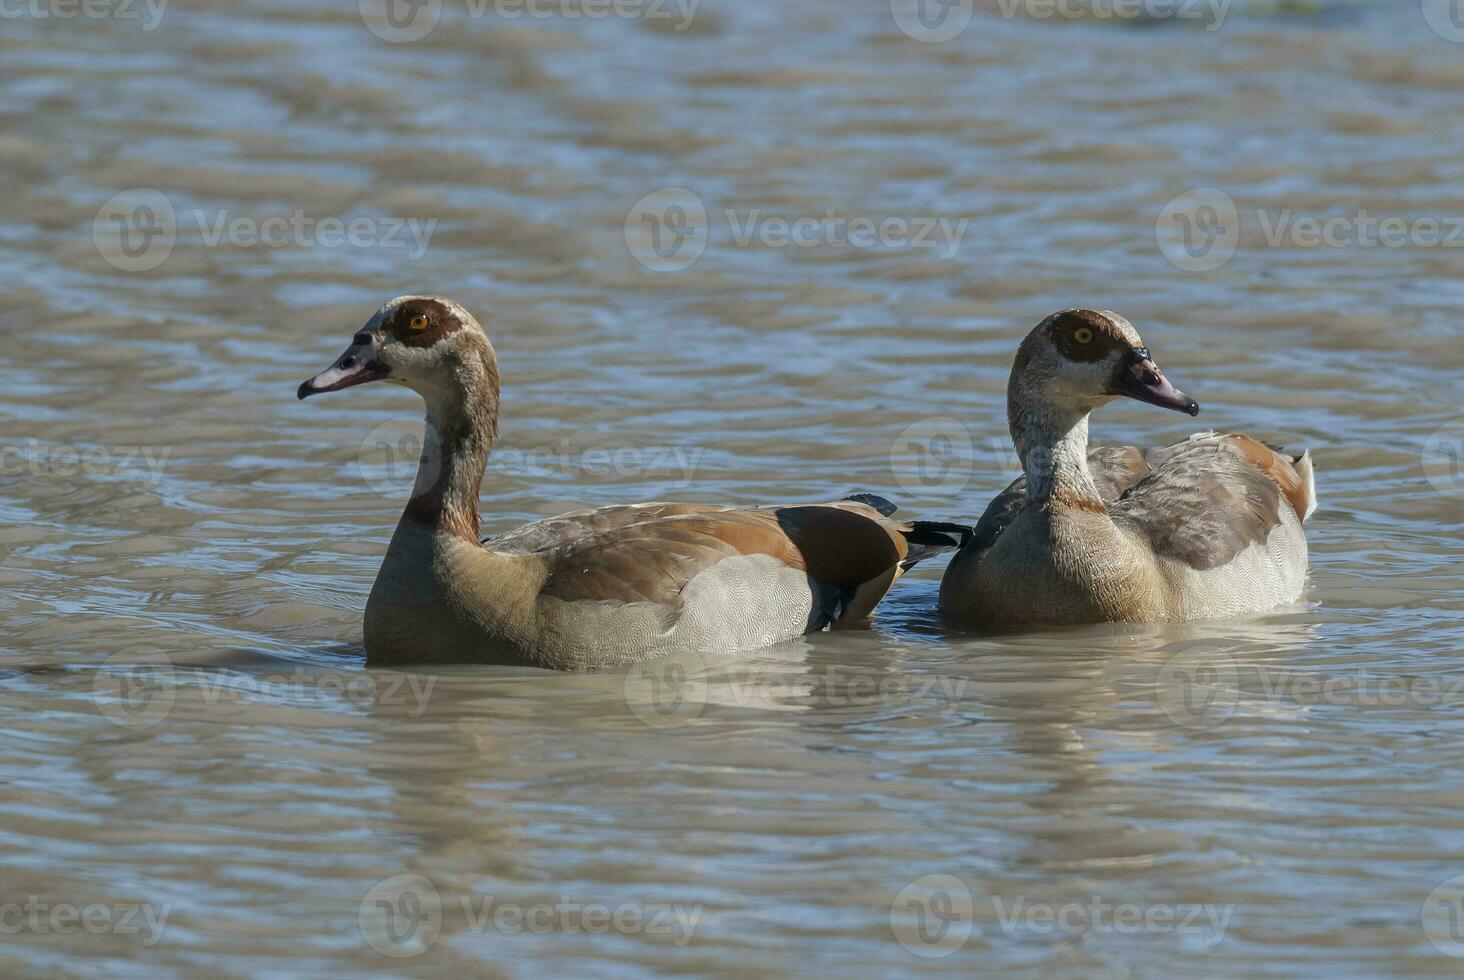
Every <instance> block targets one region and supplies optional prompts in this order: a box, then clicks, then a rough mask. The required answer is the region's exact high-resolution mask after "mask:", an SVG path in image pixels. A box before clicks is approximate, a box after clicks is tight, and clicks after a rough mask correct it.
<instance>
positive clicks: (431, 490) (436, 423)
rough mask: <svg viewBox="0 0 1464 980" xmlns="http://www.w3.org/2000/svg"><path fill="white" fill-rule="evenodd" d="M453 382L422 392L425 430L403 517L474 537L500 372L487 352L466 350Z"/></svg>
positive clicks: (494, 430) (493, 429)
mask: <svg viewBox="0 0 1464 980" xmlns="http://www.w3.org/2000/svg"><path fill="white" fill-rule="evenodd" d="M456 374H457V375H458V376H457V378H456V379H455V383H454V384H452V385H447V386H443V387H442V388H440V389H434V390H430V391H426V392H424V393H423V397H424V398H425V399H426V401H427V430H426V432H425V434H424V435H423V438H422V459H421V461H420V462H419V463H418V466H417V482H416V484H415V485H414V486H413V487H412V499H411V500H409V501H408V502H407V508H406V511H405V512H404V513H403V514H402V520H404V521H414V522H416V523H418V524H425V525H428V526H429V527H432V528H433V529H435V530H437V531H440V532H443V533H445V534H450V535H453V536H455V537H459V538H463V539H465V540H467V541H471V542H473V543H474V544H476V543H477V541H478V491H479V489H480V487H481V486H482V483H483V469H484V467H486V466H487V465H488V453H489V450H491V449H492V448H493V439H494V437H495V436H496V435H497V434H498V371H497V366H496V365H495V364H494V363H493V360H492V354H491V352H490V353H488V354H486V355H483V356H481V357H480V355H479V354H478V353H477V352H473V353H472V354H469V356H468V360H467V362H466V363H464V364H461V365H458V366H457V367H456Z"/></svg>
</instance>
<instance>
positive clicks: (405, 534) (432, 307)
mask: <svg viewBox="0 0 1464 980" xmlns="http://www.w3.org/2000/svg"><path fill="white" fill-rule="evenodd" d="M379 380H385V381H391V382H394V383H396V384H401V385H405V386H407V387H409V388H411V389H413V390H414V391H416V392H418V393H419V394H420V395H421V396H422V398H423V401H424V402H426V409H427V424H426V430H425V436H424V439H423V444H424V445H423V452H422V459H421V463H420V464H419V468H418V472H417V480H416V484H415V485H414V487H413V489H412V496H411V499H410V500H408V502H407V506H406V510H405V511H404V513H403V514H402V518H401V520H400V521H399V522H398V524H397V528H396V532H395V533H394V534H393V535H392V539H391V545H390V546H389V547H388V548H387V551H386V557H385V559H384V560H383V561H382V565H381V571H380V572H379V573H378V575H377V577H376V584H375V585H374V586H373V587H372V589H371V596H370V598H369V599H368V600H367V603H366V617H365V619H366V622H365V638H366V654H367V660H368V662H369V663H371V664H373V665H377V664H418V663H446V662H477V663H512V664H527V665H532V666H538V667H551V668H559V669H582V668H593V667H603V666H608V665H612V664H620V663H630V662H633V661H636V660H642V659H645V658H646V657H650V656H655V655H658V654H662V653H672V652H676V651H680V650H704V651H733V650H742V649H749V648H753V647H760V646H767V645H770V644H773V643H778V642H781V641H783V640H788V639H791V638H793V637H796V636H800V635H802V634H803V633H806V632H809V631H811V630H819V629H827V628H844V627H850V626H858V625H861V624H863V623H864V622H865V621H866V620H867V618H868V617H869V615H870V613H871V612H872V611H873V609H874V607H875V605H876V603H878V602H879V601H880V599H882V598H883V597H884V595H885V593H886V592H887V591H888V590H889V588H890V586H891V585H892V584H893V583H894V581H895V579H897V578H898V577H899V576H900V575H901V574H902V573H903V572H904V571H905V569H907V568H909V567H910V566H912V565H914V564H915V563H916V562H917V561H920V560H921V559H922V558H925V557H927V556H929V555H932V554H936V553H938V552H940V551H945V550H951V549H954V548H956V547H958V546H959V545H960V544H961V542H962V541H964V540H965V538H966V536H967V535H968V534H969V533H970V528H967V527H961V526H958V525H954V524H939V523H932V522H921V521H915V522H907V521H898V520H895V519H893V518H892V516H891V515H892V514H893V513H894V510H895V507H894V505H893V504H890V503H889V502H888V501H886V500H884V499H882V498H880V497H875V496H872V495H868V494H860V495H856V496H854V497H850V498H845V499H843V500H836V501H832V502H830V503H827V504H818V505H803V506H788V507H776V506H774V507H753V508H737V507H728V506H718V505H716V504H702V503H666V502H654V503H644V504H630V505H620V506H613V507H602V508H599V509H597V510H590V511H580V512H576V513H571V514H564V515H562V516H560V517H552V518H549V519H547V520H543V521H538V522H536V523H533V524H529V525H526V526H523V527H519V528H516V529H513V530H509V531H505V532H503V533H500V534H498V535H497V536H496V537H492V538H489V539H487V540H486V541H482V542H480V540H479V529H478V525H479V519H478V491H479V485H480V483H481V481H482V478H483V469H484V466H485V465H486V463H487V460H488V455H489V450H490V448H491V446H492V444H493V440H494V437H495V436H496V435H497V431H498V359H497V356H496V355H495V354H494V351H493V346H492V344H490V343H489V341H488V338H487V336H486V335H485V334H484V332H483V328H482V327H481V326H479V324H478V321H477V320H475V319H474V318H473V317H472V315H471V314H470V313H468V311H467V310H465V309H464V308H463V307H462V306H460V305H458V304H457V303H454V302H453V301H451V300H448V299H444V298H442V297H439V296H403V297H399V298H398V299H394V300H392V301H391V302H390V303H387V304H386V305H385V306H383V307H382V308H381V309H380V310H378V311H377V312H376V314H375V315H374V316H372V317H371V319H370V320H369V321H368V322H367V323H366V325H365V326H364V327H362V328H361V330H360V332H358V333H357V334H356V336H355V337H354V338H353V340H352V343H351V346H350V347H349V348H347V350H346V352H345V353H344V354H342V355H341V356H340V357H339V358H337V359H336V362H335V363H334V364H333V365H332V366H331V367H330V368H328V369H327V370H325V371H323V372H321V373H320V374H318V375H316V376H315V377H314V378H312V379H311V380H309V381H307V382H305V383H304V384H303V385H301V386H300V390H299V395H300V397H301V398H305V397H308V396H310V395H314V394H318V393H320V392H325V391H337V390H339V389H342V388H349V387H352V386H355V385H359V384H365V383H367V382H370V381H379Z"/></svg>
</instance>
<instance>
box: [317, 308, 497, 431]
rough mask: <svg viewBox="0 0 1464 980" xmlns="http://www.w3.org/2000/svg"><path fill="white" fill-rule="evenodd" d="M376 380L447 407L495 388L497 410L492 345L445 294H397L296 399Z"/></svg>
mask: <svg viewBox="0 0 1464 980" xmlns="http://www.w3.org/2000/svg"><path fill="white" fill-rule="evenodd" d="M372 381H387V382H390V383H392V384H399V385H403V386H405V387H407V388H411V389H412V390H413V391H415V392H417V393H418V394H420V395H421V396H422V397H423V398H424V399H426V401H427V403H428V405H429V406H438V407H442V408H449V407H453V406H454V405H461V404H462V403H463V402H464V401H466V400H469V399H470V396H471V395H472V394H473V393H474V391H475V389H491V392H492V396H493V401H494V402H495V405H494V408H495V409H496V407H497V406H496V400H497V397H496V396H497V388H498V384H497V381H498V378H497V367H496V359H495V357H494V354H493V346H492V344H490V343H489V341H488V337H487V335H486V334H485V333H484V332H483V328H482V327H481V326H480V325H479V324H478V321H477V320H475V319H473V315H472V314H471V313H469V312H468V311H467V310H465V309H463V308H462V307H461V306H459V305H458V304H457V303H454V302H453V301H452V300H450V299H444V298H443V297H441V296H398V297H397V298H396V299H394V300H392V301H390V302H389V303H387V304H386V305H384V306H382V307H381V309H379V310H377V311H376V313H375V314H374V315H373V316H372V317H371V319H370V320H368V321H366V323H365V325H364V326H362V327H361V328H360V330H358V331H357V332H356V335H355V336H354V337H353V338H352V340H351V345H350V346H349V347H347V348H346V350H345V353H343V354H341V356H340V357H338V358H336V360H335V363H333V364H332V365H331V366H330V367H328V368H326V369H325V370H324V371H322V372H320V373H319V374H317V375H316V376H315V377H313V378H311V379H310V380H309V381H306V382H305V383H304V384H302V385H300V388H299V390H298V391H297V392H296V395H297V396H298V397H300V398H309V397H310V396H311V395H319V394H323V393H325V392H327V391H340V390H341V389H343V388H354V387H355V386H356V385H363V384H367V383H369V382H372ZM482 393H485V394H486V393H487V392H486V390H485V391H483V392H482Z"/></svg>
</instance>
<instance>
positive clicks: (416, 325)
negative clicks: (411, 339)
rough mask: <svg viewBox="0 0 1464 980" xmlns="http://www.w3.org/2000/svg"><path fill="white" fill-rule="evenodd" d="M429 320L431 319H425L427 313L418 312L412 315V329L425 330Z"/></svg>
mask: <svg viewBox="0 0 1464 980" xmlns="http://www.w3.org/2000/svg"><path fill="white" fill-rule="evenodd" d="M430 322H431V321H429V320H428V319H427V314H425V313H418V314H417V315H416V316H414V317H412V323H411V327H412V329H413V330H426V329H427V325H428V323H430Z"/></svg>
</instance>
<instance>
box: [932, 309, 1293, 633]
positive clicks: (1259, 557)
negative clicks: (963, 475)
mask: <svg viewBox="0 0 1464 980" xmlns="http://www.w3.org/2000/svg"><path fill="white" fill-rule="evenodd" d="M1118 397H1125V398H1131V399H1134V400H1137V401H1141V402H1145V403H1147V404H1150V405H1156V406H1159V407H1161V408H1167V409H1171V410H1173V411H1178V412H1184V413H1186V414H1188V415H1194V414H1196V413H1197V412H1198V411H1199V405H1198V404H1197V403H1196V402H1195V401H1194V399H1192V398H1190V397H1189V396H1188V395H1186V394H1184V392H1182V391H1180V390H1179V389H1178V388H1176V387H1174V385H1172V384H1171V383H1170V382H1169V380H1168V379H1167V378H1166V377H1165V376H1164V372H1163V371H1161V370H1160V368H1159V365H1158V364H1157V363H1155V360H1154V357H1153V356H1152V354H1151V353H1150V351H1149V348H1148V347H1146V346H1145V345H1144V342H1143V341H1142V340H1141V339H1140V338H1139V334H1138V332H1137V331H1136V330H1135V329H1134V327H1133V324H1131V323H1129V321H1128V320H1126V319H1124V318H1123V317H1121V316H1119V315H1118V314H1117V313H1114V312H1112V311H1111V310H1090V309H1072V310H1062V311H1060V312H1058V313H1054V314H1053V315H1052V316H1050V317H1048V318H1047V319H1045V320H1043V321H1042V322H1041V323H1040V324H1038V325H1037V326H1036V327H1035V328H1033V330H1032V331H1031V332H1030V333H1029V334H1028V335H1027V337H1026V339H1025V340H1023V341H1022V345H1021V347H1020V348H1019V349H1018V351H1017V356H1016V359H1015V361H1014V363H1013V366H1012V373H1011V379H1010V381H1009V383H1008V385H1007V422H1008V426H1009V428H1010V430H1011V434H1012V441H1013V442H1014V443H1015V445H1016V449H1017V454H1018V455H1019V456H1020V458H1021V460H1022V469H1023V475H1022V476H1021V477H1020V478H1019V479H1017V480H1016V481H1015V482H1013V483H1012V484H1011V485H1010V486H1009V487H1007V489H1006V490H1005V491H1004V492H1003V493H1001V494H1000V495H998V496H997V497H996V499H995V500H993V501H992V502H991V503H990V504H989V505H988V506H987V508H986V512H985V514H984V515H983V516H982V518H981V521H980V523H978V524H977V526H976V531H975V533H974V534H973V535H972V537H971V540H970V541H969V542H967V544H966V545H965V546H964V547H963V548H962V549H961V550H960V552H959V553H957V555H956V557H955V558H954V559H952V561H951V564H950V567H949V568H948V569H947V571H946V574H945V578H944V580H943V581H942V583H941V594H940V606H941V609H942V611H943V612H944V613H945V615H946V616H947V617H948V618H949V619H951V620H953V621H955V622H957V623H958V624H962V625H967V626H985V627H1010V626H1021V625H1049V624H1051V625H1062V624H1078V623H1092V622H1105V621H1108V622H1111V621H1130V622H1136V621H1180V620H1191V619H1209V618H1216V617H1223V616H1234V615H1242V614H1247V613H1252V612H1257V611H1260V610H1263V609H1268V608H1271V607H1273V606H1276V605H1278V604H1281V603H1286V602H1292V601H1295V600H1296V599H1297V598H1298V597H1299V596H1300V595H1301V592H1302V590H1303V588H1304V586H1305V578H1306V565H1307V547H1306V535H1305V533H1304V531H1303V529H1302V523H1303V522H1304V521H1305V520H1306V519H1307V518H1308V517H1310V516H1311V513H1312V511H1313V510H1314V509H1315V508H1316V489H1315V481H1314V478H1313V471H1312V463H1311V457H1310V456H1309V455H1308V454H1307V453H1305V452H1303V453H1300V454H1291V453H1287V452H1285V451H1284V450H1280V449H1277V448H1273V447H1270V446H1268V445H1266V444H1264V443H1261V442H1259V441H1257V440H1255V439H1252V438H1251V437H1249V436H1246V435H1241V434H1239V433H1215V432H1201V433H1196V434H1194V435H1192V436H1190V437H1189V438H1188V439H1186V440H1184V441H1183V442H1179V443H1175V444H1172V445H1169V446H1165V447H1163V448H1157V449H1136V448H1134V447H1131V446H1123V447H1099V448H1096V449H1090V448H1089V446H1088V416H1089V414H1090V413H1091V412H1092V411H1093V410H1094V409H1095V408H1098V407H1099V406H1101V405H1104V404H1107V403H1108V402H1110V401H1112V400H1113V399H1115V398H1118Z"/></svg>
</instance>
